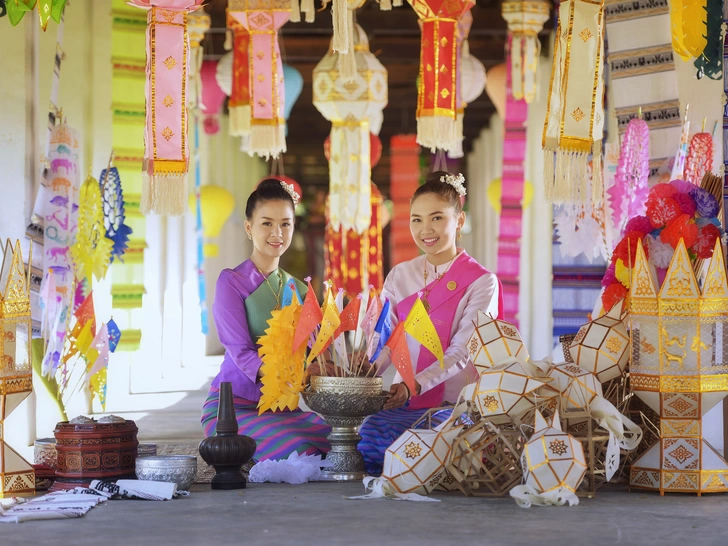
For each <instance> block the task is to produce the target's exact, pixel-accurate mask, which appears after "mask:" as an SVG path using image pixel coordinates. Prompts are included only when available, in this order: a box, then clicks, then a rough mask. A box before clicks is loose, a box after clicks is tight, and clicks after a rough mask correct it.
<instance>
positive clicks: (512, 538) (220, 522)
mask: <svg viewBox="0 0 728 546" xmlns="http://www.w3.org/2000/svg"><path fill="white" fill-rule="evenodd" d="M362 491H363V488H362V486H361V484H360V483H351V484H336V483H312V484H305V485H298V486H292V485H278V484H251V485H249V486H248V489H245V490H240V491H214V492H213V491H211V490H210V489H209V487H208V486H202V485H196V486H194V487H193V489H192V495H191V496H190V497H187V498H179V499H175V500H173V501H167V502H150V501H121V500H120V501H108V502H107V503H105V504H104V505H101V506H99V507H97V508H94V509H93V510H91V511H90V512H89V513H88V514H87V515H86V516H85V517H84V518H81V519H76V520H62V521H44V522H36V523H22V524H17V525H15V524H13V525H10V524H7V525H3V526H0V545H2V546H16V545H17V546H20V545H23V546H26V545H29V544H40V543H41V542H43V543H45V542H46V541H47V542H48V543H51V541H52V543H54V544H59V545H61V546H65V545H71V544H73V545H74V546H99V545H104V546H116V545H122V544H124V545H128V544H152V545H154V546H166V545H175V546H176V545H184V546H197V545H204V546H207V545H210V546H213V545H239V544H245V545H246V546H248V545H251V546H252V545H287V544H295V545H296V546H307V545H328V544H332V545H337V544H342V545H344V544H345V545H352V546H355V545H368V544H374V545H377V544H378V545H388V544H397V545H398V546H407V545H429V544H433V545H434V544H437V545H443V544H445V545H449V544H462V545H476V544H478V545H479V544H488V545H489V546H491V545H513V546H517V545H551V544H554V545H556V544H558V545H559V546H567V545H568V546H580V545H586V544H588V545H589V546H600V545H603V544H626V545H631V544H634V545H640V546H649V545H660V546H667V545H673V544H679V545H689V546H702V545H711V546H712V545H722V546H725V545H726V544H728V530H727V528H726V523H725V522H726V514H727V513H728V496H706V497H703V498H697V497H695V496H690V495H670V496H665V497H660V496H659V495H657V494H653V493H628V492H627V491H626V490H625V489H621V488H612V489H611V490H610V491H606V492H600V493H599V494H598V495H597V498H595V499H582V501H581V504H579V506H576V507H573V508H569V507H563V508H554V507H549V508H543V507H533V508H531V509H529V510H524V509H521V508H518V507H517V506H516V503H515V502H514V501H513V500H511V499H510V498H503V499H483V498H466V497H464V496H462V495H460V494H457V493H443V494H439V495H436V497H437V498H439V499H440V500H441V501H442V502H440V503H424V502H422V503H416V502H401V501H400V502H398V501H388V500H384V499H378V500H361V501H353V500H347V499H345V497H347V496H351V495H358V494H361V493H362Z"/></svg>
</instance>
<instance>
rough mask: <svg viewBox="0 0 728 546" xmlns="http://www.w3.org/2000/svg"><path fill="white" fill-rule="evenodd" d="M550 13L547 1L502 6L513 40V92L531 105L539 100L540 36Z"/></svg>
mask: <svg viewBox="0 0 728 546" xmlns="http://www.w3.org/2000/svg"><path fill="white" fill-rule="evenodd" d="M550 12H551V5H550V4H549V3H548V2H546V1H545V0H506V1H505V2H503V4H502V5H501V14H502V15H503V19H505V20H506V22H507V23H508V34H509V35H510V38H511V93H512V94H513V98H514V99H516V100H521V99H523V100H525V101H526V102H528V103H530V102H532V101H533V100H534V99H535V98H536V92H537V90H536V82H537V81H538V58H539V55H540V54H541V42H540V41H539V39H538V33H539V32H541V29H543V24H544V23H545V22H546V21H548V20H549V16H550Z"/></svg>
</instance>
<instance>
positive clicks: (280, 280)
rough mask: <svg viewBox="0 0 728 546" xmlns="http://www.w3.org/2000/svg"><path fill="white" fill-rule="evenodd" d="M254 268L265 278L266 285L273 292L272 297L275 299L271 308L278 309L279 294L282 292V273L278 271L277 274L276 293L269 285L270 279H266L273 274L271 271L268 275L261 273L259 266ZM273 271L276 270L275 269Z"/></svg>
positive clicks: (279, 303) (279, 306)
mask: <svg viewBox="0 0 728 546" xmlns="http://www.w3.org/2000/svg"><path fill="white" fill-rule="evenodd" d="M256 269H257V270H258V273H260V274H261V275H263V278H264V279H265V284H267V285H268V288H269V289H270V291H271V293H272V294H273V297H274V298H275V299H276V306H275V307H274V308H273V310H274V311H278V310H279V309H280V308H281V294H282V293H283V275H281V274H280V273H279V274H278V293H277V294H276V291H275V290H273V287H272V286H271V285H270V281H269V280H268V277H270V276H271V275H272V274H273V271H271V273H270V274H269V275H266V274H265V273H263V271H262V270H261V269H260V267H256ZM274 271H277V269H276V270H274Z"/></svg>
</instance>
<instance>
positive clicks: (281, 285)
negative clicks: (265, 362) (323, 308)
mask: <svg viewBox="0 0 728 546" xmlns="http://www.w3.org/2000/svg"><path fill="white" fill-rule="evenodd" d="M298 199H299V196H298V194H296V192H295V191H294V190H293V187H292V186H290V185H288V184H286V183H285V182H281V181H279V180H274V179H268V180H264V181H263V182H261V183H260V185H259V186H258V188H257V189H256V190H255V191H254V192H253V193H252V194H251V195H250V197H249V198H248V203H247V205H246V207H245V215H246V218H247V219H246V221H245V231H246V232H247V234H248V238H249V239H250V240H251V241H253V253H252V254H251V256H250V259H248V260H245V261H244V262H243V263H241V264H240V265H239V266H237V267H236V268H234V269H225V270H223V271H222V272H221V273H220V277H218V280H217V287H216V291H215V302H214V303H213V306H212V313H213V316H214V318H215V325H216V326H217V332H218V335H219V337H220V342H221V343H222V344H223V346H224V347H225V358H224V359H223V362H222V366H221V367H220V373H218V374H217V377H215V379H214V380H213V381H212V385H211V386H210V393H209V395H208V398H207V401H206V402H205V404H204V406H203V408H202V427H203V429H204V431H205V436H212V435H213V434H215V427H216V425H217V409H218V406H219V385H220V383H221V382H223V381H227V382H230V383H231V384H232V389H233V395H234V402H235V413H236V415H237V420H238V428H239V433H240V434H245V435H246V436H250V437H251V438H253V439H254V440H255V441H256V442H257V444H258V449H257V450H256V452H255V458H256V459H257V460H263V459H282V458H286V457H288V455H290V454H291V453H293V452H294V451H295V452H297V453H299V454H308V455H316V454H318V455H320V454H325V453H327V452H328V451H329V447H330V446H329V443H328V441H327V440H326V436H327V435H328V434H329V432H330V431H331V429H330V428H329V426H328V425H326V424H325V423H324V421H323V420H322V419H321V418H320V417H319V416H317V415H316V414H315V413H311V412H303V411H300V410H296V411H282V412H271V411H266V412H264V413H263V414H262V415H258V409H257V405H258V401H259V400H260V395H261V386H262V384H261V382H260V378H261V373H260V367H261V365H262V362H261V360H260V357H259V356H258V344H257V341H258V339H259V338H260V336H262V335H263V334H264V333H265V330H266V329H267V328H268V324H267V323H268V320H269V319H270V318H271V313H272V311H273V310H274V309H280V308H281V307H282V305H283V301H284V299H285V295H286V290H289V288H288V287H289V285H290V284H291V282H292V281H293V283H295V286H296V289H297V291H298V292H299V295H300V297H301V298H303V296H305V293H306V285H305V284H303V283H302V282H301V281H299V280H298V279H295V278H293V277H291V276H290V275H289V274H288V273H286V272H285V271H283V270H282V269H280V268H279V266H278V264H279V261H280V258H281V256H282V255H283V254H284V253H285V251H286V250H287V249H288V247H289V245H290V244H291V238H292V236H293V227H294V221H295V215H294V208H295V206H296V204H297V202H298Z"/></svg>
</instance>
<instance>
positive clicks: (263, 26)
mask: <svg viewBox="0 0 728 546" xmlns="http://www.w3.org/2000/svg"><path fill="white" fill-rule="evenodd" d="M291 1H295V0H284V1H283V2H282V3H281V2H277V1H274V0H260V1H256V2H252V1H249V0H230V1H229V3H228V15H229V16H230V17H232V18H233V19H235V20H236V21H237V22H239V23H240V24H241V25H243V27H245V29H246V30H247V31H248V33H249V34H250V45H249V46H248V71H249V77H248V81H249V85H250V87H249V94H250V143H249V145H248V153H249V154H250V155H251V156H252V155H258V156H260V157H264V158H266V159H268V158H270V157H278V156H279V155H280V154H281V153H283V152H285V151H286V136H285V119H284V117H283V112H284V111H285V92H284V87H283V63H282V61H281V50H280V44H279V42H278V30H279V29H280V28H281V27H282V26H283V25H284V24H286V22H287V21H288V19H289V17H290V15H291V12H290V6H291ZM234 70H235V64H234V66H233V71H234ZM234 74H235V72H234Z"/></svg>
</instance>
